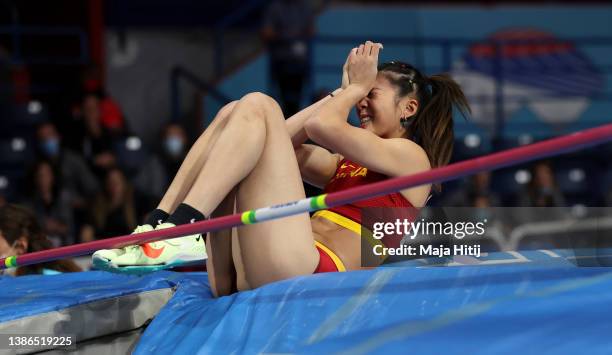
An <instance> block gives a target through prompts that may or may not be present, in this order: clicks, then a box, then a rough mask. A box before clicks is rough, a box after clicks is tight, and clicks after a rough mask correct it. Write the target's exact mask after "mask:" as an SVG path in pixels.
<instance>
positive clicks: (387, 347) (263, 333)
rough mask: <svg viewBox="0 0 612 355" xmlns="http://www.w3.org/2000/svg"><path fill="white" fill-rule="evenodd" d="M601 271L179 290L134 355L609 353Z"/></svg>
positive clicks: (481, 272)
mask: <svg viewBox="0 0 612 355" xmlns="http://www.w3.org/2000/svg"><path fill="white" fill-rule="evenodd" d="M610 289H612V269H608V268H578V267H575V266H572V265H571V264H568V263H566V262H560V263H559V264H557V265H556V266H555V265H554V264H553V263H544V264H537V263H534V264H522V265H496V266H459V267H428V268H415V267H402V268H399V267H389V268H379V269H376V270H369V271H358V272H349V273H332V274H319V275H313V276H307V277H299V278H295V279H291V280H286V281H283V282H278V283H274V284H271V285H267V286H265V287H261V288H259V289H257V290H253V291H247V292H240V293H238V294H234V295H232V296H228V297H221V298H219V299H213V298H211V294H210V291H209V289H208V287H207V285H206V283H202V284H201V285H200V286H198V285H196V284H193V283H191V284H188V285H187V284H185V285H182V287H180V288H179V290H178V292H177V293H176V294H175V296H174V297H173V299H172V300H170V302H169V303H168V304H167V305H166V307H165V308H163V309H162V311H161V312H160V313H159V314H158V316H157V317H156V318H155V319H154V320H153V322H152V323H151V324H150V325H149V327H148V328H147V330H146V331H145V333H144V335H143V336H142V338H141V340H140V342H139V345H138V347H137V349H136V351H135V353H137V354H147V353H151V352H159V353H166V352H168V353H169V352H173V353H189V354H191V353H193V354H195V353H201V354H205V353H248V354H250V353H260V352H264V353H279V352H281V353H282V352H298V353H325V354H329V353H336V352H340V353H346V354H358V353H371V352H376V353H379V352H380V353H391V352H393V353H404V352H406V351H407V349H410V351H411V352H412V351H414V352H415V353H432V354H439V353H442V352H443V351H446V352H448V351H450V352H452V353H469V354H485V353H489V354H490V353H508V354H510V353H521V354H541V353H550V352H554V353H584V352H585V351H588V353H589V354H597V353H602V354H603V353H609V349H610V346H612V340H610V337H609V334H610V332H611V331H612V321H610V319H611V318H612V308H610V307H609V305H610V304H611V302H612V293H611V292H609V291H610Z"/></svg>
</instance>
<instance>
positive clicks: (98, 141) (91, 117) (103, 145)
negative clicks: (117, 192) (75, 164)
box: [82, 94, 116, 177]
mask: <svg viewBox="0 0 612 355" xmlns="http://www.w3.org/2000/svg"><path fill="white" fill-rule="evenodd" d="M82 114H83V120H84V124H85V137H84V141H83V153H84V155H85V157H86V158H87V160H88V161H89V163H90V164H91V166H92V167H93V169H94V172H95V173H96V174H97V175H98V176H100V177H101V176H104V173H105V171H106V170H107V169H110V168H112V167H113V166H115V164H116V158H115V156H114V155H113V153H112V147H113V134H112V132H111V131H109V130H108V129H106V128H105V127H104V126H103V125H102V105H101V99H100V96H99V95H96V94H88V95H86V96H85V98H84V99H83V102H82Z"/></svg>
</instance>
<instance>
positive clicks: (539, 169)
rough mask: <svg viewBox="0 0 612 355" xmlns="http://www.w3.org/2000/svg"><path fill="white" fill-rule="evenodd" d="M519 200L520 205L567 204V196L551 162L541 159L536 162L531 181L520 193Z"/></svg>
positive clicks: (559, 205)
mask: <svg viewBox="0 0 612 355" xmlns="http://www.w3.org/2000/svg"><path fill="white" fill-rule="evenodd" d="M518 201H519V206H530V207H562V206H565V198H564V197H563V194H562V193H561V191H560V190H559V188H558V187H557V182H556V181H555V175H554V173H553V169H552V166H551V164H550V162H548V161H540V162H537V163H535V165H534V166H533V167H532V168H531V181H529V184H527V187H526V188H525V189H524V190H523V191H522V192H521V194H520V195H519V198H518Z"/></svg>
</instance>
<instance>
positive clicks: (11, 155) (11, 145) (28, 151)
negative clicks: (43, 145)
mask: <svg viewBox="0 0 612 355" xmlns="http://www.w3.org/2000/svg"><path fill="white" fill-rule="evenodd" d="M33 156H34V151H33V148H32V144H31V142H30V141H28V140H27V139H25V138H23V137H20V136H13V137H10V138H0V166H4V167H24V166H25V164H27V163H28V162H29V161H30V159H31V158H32V157H33Z"/></svg>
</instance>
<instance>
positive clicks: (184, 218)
mask: <svg viewBox="0 0 612 355" xmlns="http://www.w3.org/2000/svg"><path fill="white" fill-rule="evenodd" d="M204 219H206V217H205V216H204V215H203V214H202V212H200V211H198V210H196V209H195V208H193V207H191V206H189V205H187V204H185V203H181V204H180V205H178V207H177V208H176V210H174V213H173V214H172V215H170V217H168V219H167V220H166V222H168V223H172V224H174V225H176V226H178V225H181V224H187V223H193V222H197V221H203V220H204Z"/></svg>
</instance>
